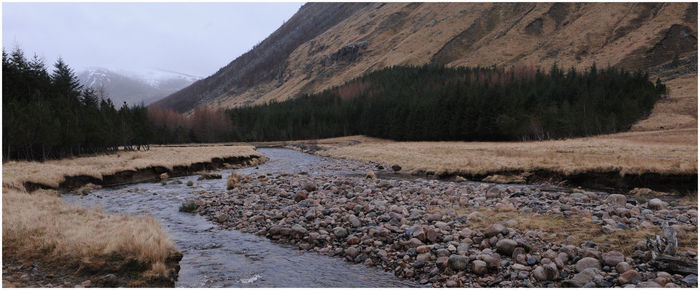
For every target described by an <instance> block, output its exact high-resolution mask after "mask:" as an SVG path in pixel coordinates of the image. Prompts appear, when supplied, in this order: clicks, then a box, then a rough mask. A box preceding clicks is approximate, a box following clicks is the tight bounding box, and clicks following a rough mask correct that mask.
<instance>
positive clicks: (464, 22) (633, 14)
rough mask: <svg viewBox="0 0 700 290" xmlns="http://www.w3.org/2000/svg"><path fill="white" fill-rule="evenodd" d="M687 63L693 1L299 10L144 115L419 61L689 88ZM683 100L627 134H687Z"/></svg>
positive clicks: (255, 100)
mask: <svg viewBox="0 0 700 290" xmlns="http://www.w3.org/2000/svg"><path fill="white" fill-rule="evenodd" d="M696 59H697V3H311V4H307V5H304V6H303V7H302V8H301V9H300V10H299V12H297V14H295V15H294V16H293V17H292V18H291V19H290V20H289V21H288V22H286V23H285V24H284V25H282V26H281V27H280V28H279V29H278V30H277V31H276V32H275V33H273V34H271V35H270V36H269V37H268V38H267V39H265V40H264V41H263V42H262V43H261V44H260V45H258V46H256V47H254V48H253V49H252V50H251V51H250V52H248V53H246V54H244V55H243V56H241V57H239V58H237V59H236V60H234V61H232V62H231V63H230V64H228V65H227V66H225V67H223V68H222V69H221V70H219V72H217V73H216V74H214V75H212V76H210V77H208V78H206V79H203V80H201V81H199V82H197V83H195V84H193V85H192V86H190V87H188V88H185V89H183V90H181V91H179V92H177V93H175V94H173V95H171V96H169V97H167V98H165V99H163V100H161V101H159V102H157V103H155V104H154V107H166V108H172V109H176V110H178V111H182V112H188V111H192V110H193V109H194V108H195V107H198V106H210V107H236V106H243V105H250V104H263V103H265V102H268V101H271V100H286V99H289V98H293V97H295V96H297V95H299V94H301V93H315V92H320V91H322V90H324V89H327V88H330V87H333V86H338V85H341V84H343V83H345V82H347V81H349V80H351V79H353V78H355V77H358V76H360V75H362V74H363V73H367V72H370V71H375V70H378V69H382V68H385V67H388V66H394V65H420V64H426V63H435V64H444V65H447V66H477V65H481V66H491V65H497V66H507V67H508V66H511V65H539V66H544V67H546V66H550V65H552V64H553V63H555V62H556V63H558V64H559V65H560V66H563V67H569V66H574V67H577V68H583V67H587V66H590V65H591V64H593V63H597V64H598V65H600V66H606V65H612V66H618V67H623V68H627V69H643V70H647V71H649V72H650V73H651V74H652V77H661V78H662V79H663V80H664V81H668V82H673V81H674V80H676V79H678V78H685V77H688V76H689V75H690V77H691V78H694V79H697V78H696V74H695V73H694V72H695V71H697V65H694V66H693V63H696V62H697V60H696ZM684 64H687V65H684ZM693 75H695V76H693ZM690 89H691V90H692V87H691V88H690ZM679 90H681V91H684V90H687V84H684V85H682V86H681V87H680V88H679ZM695 91H697V88H695ZM694 100H695V101H692V100H691V101H690V102H687V100H684V101H683V102H680V103H677V104H676V105H671V106H667V105H662V106H661V108H660V109H658V110H657V111H666V112H665V113H663V118H661V119H663V120H660V119H659V118H657V119H658V120H656V121H654V120H652V122H651V123H650V124H645V125H640V126H637V127H636V129H659V127H664V128H667V127H688V126H696V124H697V117H696V115H697V112H696V109H694V106H693V104H694V103H695V104H696V102H697V93H695V94H694ZM668 110H672V112H668ZM660 113H661V112H660ZM667 117H671V119H670V120H669V118H667ZM661 123H663V125H659V124H661Z"/></svg>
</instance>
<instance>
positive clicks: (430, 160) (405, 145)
mask: <svg viewBox="0 0 700 290" xmlns="http://www.w3.org/2000/svg"><path fill="white" fill-rule="evenodd" d="M322 141H323V140H321V141H320V142H322ZM321 154H323V155H329V156H334V157H340V158H348V159H356V160H362V161H375V162H384V163H388V164H398V165H399V166H401V167H402V168H404V169H407V170H410V171H418V170H422V171H426V172H427V171H432V172H435V173H438V174H441V173H455V174H490V173H494V172H499V171H515V170H522V171H534V170H539V169H542V170H550V171H555V172H559V173H563V174H575V173H584V172H606V171H619V172H620V173H621V174H634V173H637V174H639V173H647V172H654V173H661V174H683V173H696V172H697V163H698V151H697V129H682V130H674V131H648V132H628V133H621V134H612V135H603V136H596V137H589V138H576V139H566V140H549V141H534V142H393V141H389V140H384V141H383V142H371V143H360V144H357V145H352V146H346V147H340V148H334V149H330V150H326V151H323V152H321Z"/></svg>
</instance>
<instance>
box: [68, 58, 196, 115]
mask: <svg viewBox="0 0 700 290" xmlns="http://www.w3.org/2000/svg"><path fill="white" fill-rule="evenodd" d="M77 76H78V79H79V80H80V83H81V84H82V85H83V86H85V87H89V88H93V89H95V90H97V91H98V93H104V94H105V96H106V97H109V98H110V99H111V100H112V102H113V103H114V104H115V105H117V106H121V104H122V103H124V102H126V103H127V104H128V105H137V104H141V103H143V104H145V105H148V104H150V103H152V102H154V101H156V100H158V99H161V98H163V97H165V96H167V95H169V94H172V93H173V92H176V91H178V90H180V89H182V88H184V87H187V86H188V85H190V84H192V83H193V82H194V81H196V80H198V79H199V77H197V76H192V75H188V74H183V73H177V72H170V71H164V70H141V71H127V70H110V69H107V68H102V67H90V68H87V69H84V70H82V71H80V72H78V73H77Z"/></svg>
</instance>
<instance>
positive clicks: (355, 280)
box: [64, 148, 420, 287]
mask: <svg viewBox="0 0 700 290" xmlns="http://www.w3.org/2000/svg"><path fill="white" fill-rule="evenodd" d="M257 150H258V152H260V153H261V154H263V155H265V156H266V157H267V158H269V161H268V162H266V163H265V164H262V165H259V166H257V167H251V168H244V169H238V170H236V171H237V172H239V173H241V174H268V173H281V172H286V173H290V174H292V173H300V174H321V173H322V174H342V175H359V174H364V173H366V172H367V170H370V169H372V166H371V165H369V164H358V163H356V162H354V161H348V160H340V159H334V158H328V157H322V156H316V155H311V154H306V153H301V152H298V151H294V150H290V149H281V148H259V149H257ZM347 163H353V166H345V164H347ZM347 168H353V169H347ZM231 171H232V170H220V171H218V172H219V173H221V174H222V177H223V178H222V179H213V180H197V179H198V177H199V176H198V175H195V176H186V177H180V178H170V179H169V180H168V184H167V185H162V184H161V183H141V184H132V185H127V186H121V187H112V188H104V189H99V190H95V191H93V192H91V193H90V194H88V195H84V196H80V195H64V198H65V200H66V201H67V202H68V203H71V204H79V205H82V206H85V207H90V208H102V210H103V211H104V212H106V213H117V214H130V215H153V216H154V217H155V218H157V219H158V220H159V221H160V223H161V225H162V226H163V227H164V228H165V230H166V231H167V232H168V234H169V236H170V237H171V238H172V239H173V241H174V242H175V244H176V246H177V248H178V249H179V250H180V251H181V252H182V253H183V255H184V256H183V258H182V261H180V266H181V270H180V273H179V278H178V281H177V282H176V284H175V286H176V287H416V286H420V285H417V284H415V283H414V282H411V281H406V280H401V279H399V278H396V277H395V276H394V275H393V274H392V273H390V272H384V271H383V270H382V269H380V268H375V267H367V266H364V265H362V264H354V263H350V262H346V261H345V260H343V259H338V258H332V257H328V256H324V255H320V254H317V253H313V252H303V251H300V250H298V247H295V246H288V245H282V244H276V243H273V242H271V241H269V240H268V239H266V238H264V237H260V236H255V235H253V234H246V233H242V232H239V231H236V230H223V229H220V228H219V227H218V226H217V225H215V224H213V223H211V222H209V221H207V220H206V219H205V218H204V217H203V216H200V215H198V214H192V213H183V212H179V207H180V205H181V204H182V203H183V202H184V201H185V200H187V199H191V198H194V197H196V196H197V193H194V192H195V191H198V190H206V191H223V190H225V186H226V179H227V177H228V176H229V175H230V174H231ZM178 181H179V182H178ZM189 181H191V182H193V184H194V185H193V186H192V187H189V186H187V185H186V184H187V183H188V182H189Z"/></svg>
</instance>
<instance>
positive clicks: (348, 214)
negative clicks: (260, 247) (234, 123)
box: [192, 157, 697, 287]
mask: <svg viewBox="0 0 700 290" xmlns="http://www.w3.org/2000/svg"><path fill="white" fill-rule="evenodd" d="M314 158H321V159H322V160H321V161H322V162H318V163H314V165H313V166H315V167H314V170H310V171H309V170H306V171H304V170H297V171H293V172H284V171H281V170H280V169H283V168H285V167H280V168H276V169H277V170H269V169H267V170H262V169H261V170H255V169H248V170H241V171H239V173H240V174H241V175H240V176H238V174H239V173H234V174H235V176H236V178H234V180H232V181H231V184H230V185H231V189H228V190H224V189H222V190H213V191H202V192H200V193H199V195H198V196H197V197H196V198H194V199H193V200H192V201H193V202H194V203H195V204H196V205H197V206H198V209H197V211H198V212H199V213H200V214H202V215H204V216H206V217H207V218H208V219H210V220H212V221H214V222H216V223H219V224H220V225H221V226H222V227H224V228H231V229H237V230H240V231H243V232H248V233H254V234H256V235H259V236H264V237H267V238H268V239H270V240H273V241H276V242H279V243H284V244H293V245H296V246H298V247H299V249H301V250H304V251H313V252H318V253H321V254H325V255H329V256H335V257H338V258H342V259H346V260H348V261H351V262H355V263H361V264H364V265H367V266H375V267H381V268H383V269H384V270H385V271H389V272H392V273H394V275H396V276H398V277H400V278H404V279H410V280H414V281H416V282H419V283H421V284H423V285H424V286H435V287H442V286H447V287H480V286H491V287H531V286H538V287H566V286H573V287H613V286H622V287H697V266H695V269H694V272H693V271H692V267H690V268H688V267H686V268H683V267H682V266H683V265H686V264H687V263H691V265H692V263H695V265H697V247H696V245H697V205H694V204H691V205H683V203H679V202H678V201H677V200H673V199H666V200H662V199H659V198H653V197H639V196H628V195H620V194H608V193H605V192H592V191H586V190H582V189H565V188H557V187H551V186H509V185H496V184H486V183H472V182H446V181H438V180H426V179H416V178H411V179H404V178H395V177H396V176H394V175H392V174H391V172H392V170H391V169H390V166H389V165H380V164H365V163H358V162H350V161H347V160H338V159H332V158H326V157H314ZM270 160H271V161H274V160H275V159H274V158H272V157H271V158H270ZM273 164H274V163H273ZM261 167H262V166H261ZM304 168H306V167H304ZM358 172H363V174H358ZM227 175H228V174H225V175H224V178H226V177H227ZM221 182H224V181H223V180H222V181H221ZM656 235H658V236H659V238H658V239H657V238H656ZM646 237H651V240H647V239H646ZM674 239H676V240H677V244H675V245H674ZM669 244H670V245H669ZM650 247H652V248H653V249H652V248H650ZM664 251H667V252H666V253H667V254H670V255H666V256H667V257H672V258H673V259H676V260H678V261H680V263H681V264H671V265H669V264H668V263H661V262H659V261H658V260H654V259H652V256H654V255H662V254H663V252H664ZM683 263H686V264H683ZM679 265H680V266H679ZM689 269H690V270H689Z"/></svg>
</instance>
